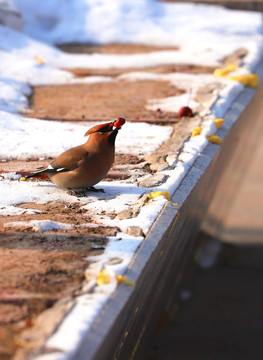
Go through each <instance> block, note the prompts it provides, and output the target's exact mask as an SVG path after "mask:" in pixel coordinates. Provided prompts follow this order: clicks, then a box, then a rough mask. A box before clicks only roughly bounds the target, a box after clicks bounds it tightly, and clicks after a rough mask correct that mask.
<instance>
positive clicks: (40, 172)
mask: <svg viewBox="0 0 263 360" xmlns="http://www.w3.org/2000/svg"><path fill="white" fill-rule="evenodd" d="M46 172H47V168H46V167H45V168H40V169H39V170H38V171H36V172H34V173H32V174H29V175H27V176H24V177H22V178H21V179H20V181H25V180H27V179H30V178H33V177H34V178H38V179H49V176H48V175H47V174H46Z"/></svg>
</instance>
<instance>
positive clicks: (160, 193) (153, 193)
mask: <svg viewBox="0 0 263 360" xmlns="http://www.w3.org/2000/svg"><path fill="white" fill-rule="evenodd" d="M162 195H163V196H164V197H165V198H166V200H168V201H170V200H171V195H170V194H169V193H168V192H167V191H166V190H164V191H152V192H151V193H150V194H149V195H148V199H149V200H151V199H155V198H156V197H158V196H162Z"/></svg>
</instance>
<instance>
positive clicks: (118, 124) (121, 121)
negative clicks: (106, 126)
mask: <svg viewBox="0 0 263 360" xmlns="http://www.w3.org/2000/svg"><path fill="white" fill-rule="evenodd" d="M123 124H125V119H124V118H118V119H117V120H116V121H115V122H114V126H115V127H116V128H117V129H119V128H121V127H122V125H123Z"/></svg>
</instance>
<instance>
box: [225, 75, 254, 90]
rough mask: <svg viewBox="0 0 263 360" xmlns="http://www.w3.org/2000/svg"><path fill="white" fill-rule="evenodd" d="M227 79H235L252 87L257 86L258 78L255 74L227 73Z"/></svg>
mask: <svg viewBox="0 0 263 360" xmlns="http://www.w3.org/2000/svg"><path fill="white" fill-rule="evenodd" d="M226 78H227V79H228V80H235V81H239V82H240V83H241V84H243V85H244V86H250V87H253V88H256V87H258V84H259V78H258V76H257V74H246V75H233V76H231V75H228V76H227V77H226Z"/></svg>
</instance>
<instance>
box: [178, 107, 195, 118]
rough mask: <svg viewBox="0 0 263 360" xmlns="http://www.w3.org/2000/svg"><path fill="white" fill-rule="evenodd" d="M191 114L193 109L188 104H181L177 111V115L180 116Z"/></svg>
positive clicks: (189, 115)
mask: <svg viewBox="0 0 263 360" xmlns="http://www.w3.org/2000/svg"><path fill="white" fill-rule="evenodd" d="M192 115H193V111H192V109H191V108H189V106H182V107H181V108H180V109H179V111H178V116H179V117H180V118H181V117H184V116H186V117H191V116H192Z"/></svg>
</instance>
